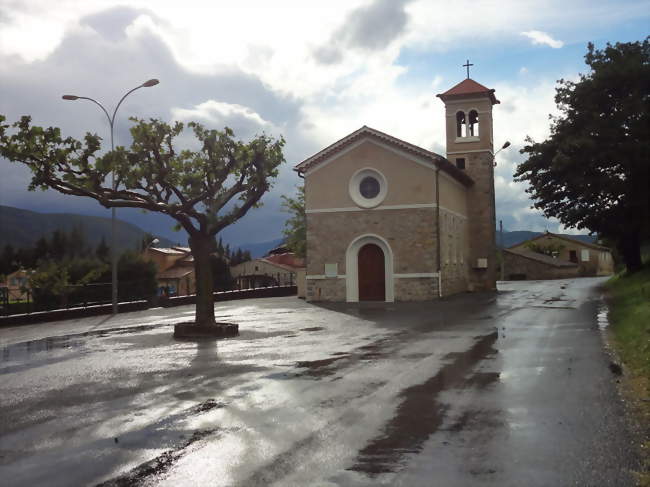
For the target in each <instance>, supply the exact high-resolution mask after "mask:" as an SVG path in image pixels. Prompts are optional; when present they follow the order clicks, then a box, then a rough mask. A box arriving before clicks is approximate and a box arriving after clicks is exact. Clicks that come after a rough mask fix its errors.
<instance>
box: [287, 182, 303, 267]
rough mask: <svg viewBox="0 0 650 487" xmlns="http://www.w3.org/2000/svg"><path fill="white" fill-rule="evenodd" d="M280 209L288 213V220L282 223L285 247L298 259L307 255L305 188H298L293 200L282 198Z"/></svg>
mask: <svg viewBox="0 0 650 487" xmlns="http://www.w3.org/2000/svg"><path fill="white" fill-rule="evenodd" d="M282 200H283V202H282V207H283V208H284V209H285V210H287V211H288V212H289V215H290V216H289V219H288V220H287V221H286V222H285V223H284V230H283V233H284V237H285V239H286V241H285V242H286V246H287V247H288V248H289V249H290V250H291V251H292V252H294V253H295V254H296V255H297V256H298V257H305V255H306V254H307V215H306V213H305V187H304V186H298V194H297V195H296V197H295V198H289V197H288V196H282Z"/></svg>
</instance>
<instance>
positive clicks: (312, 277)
mask: <svg viewBox="0 0 650 487" xmlns="http://www.w3.org/2000/svg"><path fill="white" fill-rule="evenodd" d="M346 277H347V276H346V275H345V274H338V275H337V276H336V277H334V276H326V275H325V274H310V275H308V276H305V278H306V279H309V280H318V279H345V278H346Z"/></svg>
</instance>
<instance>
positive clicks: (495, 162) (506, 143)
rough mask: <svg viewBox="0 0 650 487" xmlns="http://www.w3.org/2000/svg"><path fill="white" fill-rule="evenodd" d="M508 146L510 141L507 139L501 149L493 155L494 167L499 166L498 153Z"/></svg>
mask: <svg viewBox="0 0 650 487" xmlns="http://www.w3.org/2000/svg"><path fill="white" fill-rule="evenodd" d="M508 147H510V141H509V140H506V142H505V143H504V144H503V145H502V146H501V149H499V150H498V151H496V152H495V153H494V155H493V156H492V165H493V166H494V167H497V154H498V153H499V152H501V151H502V150H503V149H507V148H508Z"/></svg>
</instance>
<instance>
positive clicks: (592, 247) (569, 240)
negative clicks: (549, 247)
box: [509, 231, 610, 252]
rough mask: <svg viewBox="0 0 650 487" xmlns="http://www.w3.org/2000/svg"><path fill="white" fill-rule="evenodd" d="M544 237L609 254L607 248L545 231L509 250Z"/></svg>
mask: <svg viewBox="0 0 650 487" xmlns="http://www.w3.org/2000/svg"><path fill="white" fill-rule="evenodd" d="M544 237H555V238H559V239H560V240H564V241H566V242H570V243H572V244H576V245H582V246H584V247H589V248H590V249H594V250H603V251H607V252H610V249H609V248H607V247H603V246H602V245H596V244H592V243H587V242H583V241H582V240H576V239H575V238H571V237H567V236H566V235H559V234H557V233H552V232H549V231H546V232H545V233H542V234H541V235H537V237H533V238H530V239H528V240H524V241H523V242H519V243H518V244H515V245H512V246H511V247H509V248H510V249H513V248H515V247H519V246H520V245H521V244H524V243H527V242H534V241H535V240H539V239H540V238H544Z"/></svg>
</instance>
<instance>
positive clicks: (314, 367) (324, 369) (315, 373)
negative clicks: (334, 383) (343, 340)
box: [295, 355, 349, 377]
mask: <svg viewBox="0 0 650 487" xmlns="http://www.w3.org/2000/svg"><path fill="white" fill-rule="evenodd" d="M348 357H349V355H337V356H335V357H330V358H324V359H321V360H310V361H304V362H296V367H298V368H300V369H307V370H305V371H304V372H300V373H298V374H295V377H303V376H308V377H326V376H328V375H332V374H334V373H335V372H336V369H335V368H328V367H329V366H330V365H332V364H333V363H334V362H336V361H338V360H342V359H345V358H348Z"/></svg>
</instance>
